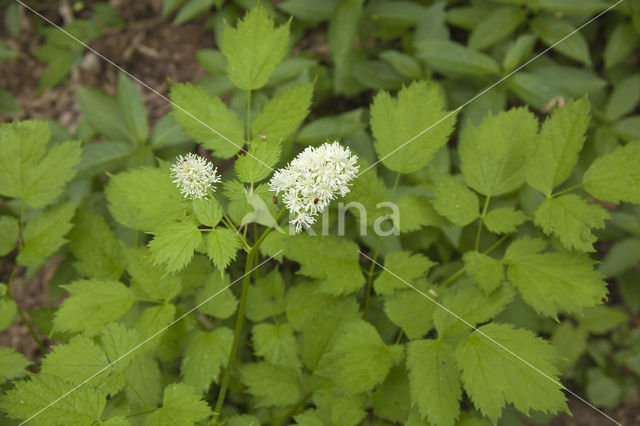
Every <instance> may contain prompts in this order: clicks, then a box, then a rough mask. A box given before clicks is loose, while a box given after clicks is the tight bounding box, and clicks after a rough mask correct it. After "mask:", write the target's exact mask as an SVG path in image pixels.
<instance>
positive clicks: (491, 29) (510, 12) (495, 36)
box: [469, 6, 527, 50]
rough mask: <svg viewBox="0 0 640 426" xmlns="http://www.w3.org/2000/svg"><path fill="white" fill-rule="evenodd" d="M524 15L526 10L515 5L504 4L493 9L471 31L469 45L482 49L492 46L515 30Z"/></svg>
mask: <svg viewBox="0 0 640 426" xmlns="http://www.w3.org/2000/svg"><path fill="white" fill-rule="evenodd" d="M526 16H527V13H526V11H525V10H524V9H521V8H517V7H511V6H504V7H498V8H496V9H494V10H493V11H492V12H491V13H490V14H489V15H488V16H487V17H486V18H485V19H483V20H482V21H480V23H479V24H478V25H476V26H475V28H474V29H473V31H471V34H470V35H469V47H470V48H472V49H478V50H482V49H486V48H487V47H491V46H493V45H494V44H496V43H498V42H499V41H501V40H503V39H505V38H507V37H508V36H509V35H510V34H511V33H512V32H513V31H515V29H516V28H518V26H520V24H521V23H522V22H523V21H524V19H525V17H526Z"/></svg>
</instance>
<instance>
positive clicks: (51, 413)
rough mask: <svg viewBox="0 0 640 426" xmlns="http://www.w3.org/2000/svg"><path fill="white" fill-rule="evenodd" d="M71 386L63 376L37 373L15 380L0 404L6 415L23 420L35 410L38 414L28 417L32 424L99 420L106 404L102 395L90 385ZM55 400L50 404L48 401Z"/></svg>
mask: <svg viewBox="0 0 640 426" xmlns="http://www.w3.org/2000/svg"><path fill="white" fill-rule="evenodd" d="M72 388H73V385H72V384H71V383H69V382H67V381H65V380H64V379H61V378H59V377H56V376H51V375H48V374H37V375H34V376H32V378H31V379H30V380H22V381H19V382H16V385H15V387H14V388H13V389H11V390H9V391H8V392H7V393H5V394H4V396H3V397H2V399H1V400H0V406H2V409H3V411H5V412H6V413H7V415H8V416H9V418H12V419H16V420H26V419H28V418H30V417H31V416H33V415H34V414H36V413H37V412H39V411H40V410H45V411H43V412H42V414H40V415H38V416H37V417H34V418H33V419H31V420H30V423H31V424H33V425H42V426H46V425H51V424H52V423H55V424H72V425H79V426H82V425H86V426H90V425H93V424H94V423H97V422H98V423H99V422H100V416H101V415H102V411H103V410H104V407H105V404H106V402H107V401H106V398H105V397H104V394H103V393H101V392H99V391H98V390H96V389H95V388H93V387H91V386H83V387H81V388H79V389H77V390H75V391H73V392H70V393H69V394H68V395H67V396H66V397H65V398H62V399H60V400H59V401H58V399H59V398H60V395H64V394H65V393H66V392H68V391H69V390H71V389H72ZM54 401H57V402H56V403H55V404H54V405H51V406H50V407H48V406H49V404H51V403H52V402H54Z"/></svg>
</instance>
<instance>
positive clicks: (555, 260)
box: [503, 238, 607, 317]
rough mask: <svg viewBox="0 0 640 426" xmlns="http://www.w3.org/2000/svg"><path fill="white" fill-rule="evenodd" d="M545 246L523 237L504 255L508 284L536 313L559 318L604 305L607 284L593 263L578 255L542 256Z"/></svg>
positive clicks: (545, 254)
mask: <svg viewBox="0 0 640 426" xmlns="http://www.w3.org/2000/svg"><path fill="white" fill-rule="evenodd" d="M545 246H546V243H544V242H543V241H542V240H538V239H530V238H521V239H519V240H516V241H514V242H513V243H512V244H511V245H510V246H509V248H508V249H507V252H506V253H505V256H504V260H503V262H504V263H506V264H507V265H508V268H507V276H508V278H509V281H511V282H512V283H513V285H514V286H515V287H516V288H517V289H518V291H519V292H520V294H521V295H522V298H523V299H524V301H525V302H527V304H529V305H530V306H531V307H533V308H534V309H535V310H536V311H537V312H539V313H541V314H543V315H547V316H550V317H556V316H557V315H558V313H559V312H560V311H562V312H567V313H580V312H582V309H583V308H586V307H590V306H595V305H597V304H600V303H602V300H603V299H604V298H605V296H606V295H607V284H606V283H605V282H604V281H603V280H602V276H601V274H600V273H599V272H598V271H596V270H595V269H593V265H594V261H593V260H591V259H590V258H589V257H588V256H587V255H585V254H579V253H566V252H556V253H542V254H539V252H540V251H542V250H543V249H544V247H545Z"/></svg>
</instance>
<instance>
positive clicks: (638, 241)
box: [598, 237, 640, 277]
mask: <svg viewBox="0 0 640 426" xmlns="http://www.w3.org/2000/svg"><path fill="white" fill-rule="evenodd" d="M638 262H640V238H637V237H629V238H624V239H621V240H619V241H616V243H615V244H614V246H613V247H611V248H610V249H609V251H607V254H606V255H605V257H604V259H603V260H602V263H601V264H600V267H599V268H598V270H599V271H600V272H601V273H602V274H603V275H604V276H605V277H617V276H620V275H622V274H623V273H625V272H627V271H628V270H629V269H631V268H633V267H635V266H636V265H637V264H638Z"/></svg>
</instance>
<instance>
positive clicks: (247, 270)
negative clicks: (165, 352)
mask: <svg viewBox="0 0 640 426" xmlns="http://www.w3.org/2000/svg"><path fill="white" fill-rule="evenodd" d="M285 211H286V209H285V208H283V209H282V210H280V212H279V213H278V215H277V216H276V219H275V221H276V224H277V223H278V221H279V220H280V218H281V217H282V215H283V214H284V212H285ZM272 230H273V228H272V227H269V228H267V229H265V230H264V232H263V233H262V235H260V238H258V240H257V241H256V242H255V244H254V245H253V247H252V248H251V250H249V252H248V253H247V261H246V263H245V266H244V278H243V279H242V293H241V295H240V304H239V305H238V313H237V315H236V326H235V331H234V336H233V343H232V344H231V352H230V353H229V359H228V360H227V368H226V369H225V371H224V375H223V376H222V382H221V383H220V392H219V393H218V400H217V401H216V408H215V413H214V415H213V423H214V424H215V422H217V420H218V418H219V417H220V412H221V411H222V406H223V405H224V398H225V396H226V393H227V388H228V387H229V379H230V378H231V370H232V369H233V363H234V361H235V358H236V352H237V351H238V343H239V342H240V335H241V334H242V324H243V322H244V307H245V304H246V301H247V292H248V290H249V284H250V283H251V269H252V268H253V261H254V259H255V256H256V254H257V253H258V250H259V249H260V244H262V242H263V241H264V239H265V238H267V235H269V233H271V231H272Z"/></svg>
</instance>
